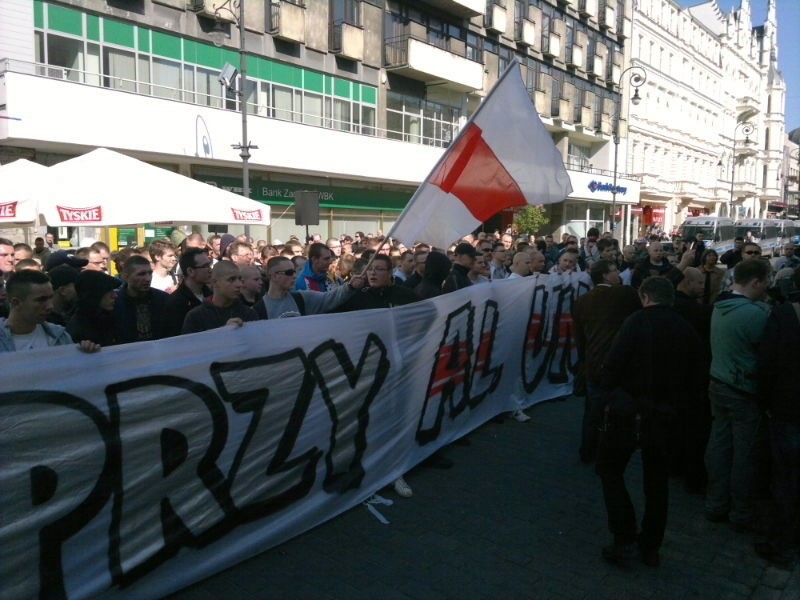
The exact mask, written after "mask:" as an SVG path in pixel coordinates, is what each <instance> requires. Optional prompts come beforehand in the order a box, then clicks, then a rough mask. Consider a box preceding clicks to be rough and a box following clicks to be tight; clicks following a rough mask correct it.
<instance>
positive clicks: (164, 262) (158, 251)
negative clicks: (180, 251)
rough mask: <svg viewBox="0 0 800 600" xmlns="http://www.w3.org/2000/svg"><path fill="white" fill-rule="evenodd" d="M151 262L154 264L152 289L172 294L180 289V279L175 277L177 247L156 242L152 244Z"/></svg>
mask: <svg viewBox="0 0 800 600" xmlns="http://www.w3.org/2000/svg"><path fill="white" fill-rule="evenodd" d="M149 251H150V260H151V261H152V262H153V279H152V281H151V282H150V287H151V288H153V289H156V290H161V291H162V292H167V293H168V294H171V293H172V292H174V291H175V289H176V288H177V287H178V278H177V277H176V276H175V265H176V264H177V263H178V258H177V256H176V255H175V246H173V245H172V244H171V243H170V242H163V241H161V240H154V241H153V242H152V243H151V244H150V248H149Z"/></svg>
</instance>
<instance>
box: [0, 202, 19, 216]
mask: <svg viewBox="0 0 800 600" xmlns="http://www.w3.org/2000/svg"><path fill="white" fill-rule="evenodd" d="M16 216H17V202H16V200H15V201H14V202H6V203H5V204H0V219H13V218H15V217H16Z"/></svg>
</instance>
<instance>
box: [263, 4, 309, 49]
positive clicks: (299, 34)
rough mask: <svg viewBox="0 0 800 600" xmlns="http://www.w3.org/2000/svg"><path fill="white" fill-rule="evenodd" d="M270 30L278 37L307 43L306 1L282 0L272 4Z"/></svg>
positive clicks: (288, 40)
mask: <svg viewBox="0 0 800 600" xmlns="http://www.w3.org/2000/svg"><path fill="white" fill-rule="evenodd" d="M269 32H270V33H271V34H272V35H273V36H274V37H276V38H278V39H281V40H284V41H287V42H293V43H296V44H305V42H306V10H305V3H304V2H302V1H301V0H294V1H291V0H280V1H279V2H278V3H276V4H270V5H269Z"/></svg>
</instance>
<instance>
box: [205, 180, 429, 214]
mask: <svg viewBox="0 0 800 600" xmlns="http://www.w3.org/2000/svg"><path fill="white" fill-rule="evenodd" d="M195 179H197V180H199V181H202V182H204V183H208V184H209V185H213V186H215V187H219V188H222V189H224V190H227V191H229V192H233V193H234V194H241V193H242V180H241V179H239V178H235V177H220V176H218V175H204V174H198V175H195ZM301 190H303V191H314V192H317V193H318V194H319V204H320V207H321V208H347V209H355V210H392V211H401V210H403V209H404V208H405V206H406V204H408V201H409V200H410V199H411V196H412V194H413V193H414V190H413V189H411V188H409V189H408V191H394V190H381V189H369V188H356V187H339V186H336V187H334V186H330V185H319V184H317V183H286V182H281V181H269V180H265V179H263V178H261V177H258V176H253V177H252V178H251V181H250V191H251V195H250V196H251V198H252V199H253V200H257V201H258V202H264V203H265V204H279V205H284V206H291V205H292V204H294V193H295V192H297V191H301Z"/></svg>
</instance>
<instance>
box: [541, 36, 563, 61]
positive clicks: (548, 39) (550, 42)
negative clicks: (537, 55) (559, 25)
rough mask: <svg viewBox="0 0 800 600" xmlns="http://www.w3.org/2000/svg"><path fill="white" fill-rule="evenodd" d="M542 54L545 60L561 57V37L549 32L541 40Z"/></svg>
mask: <svg viewBox="0 0 800 600" xmlns="http://www.w3.org/2000/svg"><path fill="white" fill-rule="evenodd" d="M542 54H543V55H544V57H545V58H550V59H552V58H558V57H559V56H560V55H561V36H560V35H558V34H557V33H553V32H550V33H548V34H547V35H545V36H544V37H543V38H542Z"/></svg>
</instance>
